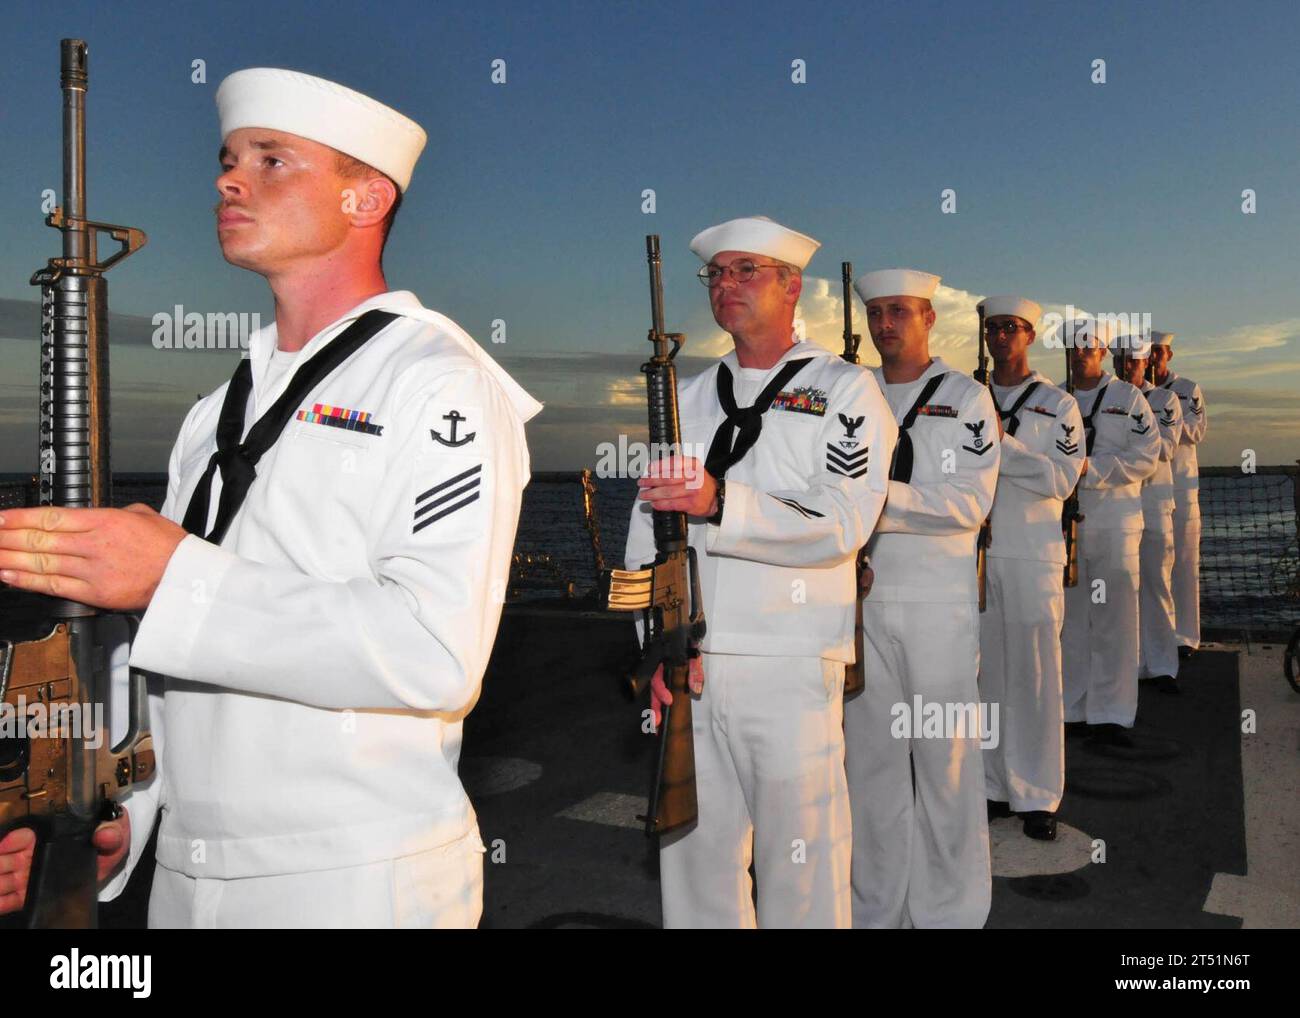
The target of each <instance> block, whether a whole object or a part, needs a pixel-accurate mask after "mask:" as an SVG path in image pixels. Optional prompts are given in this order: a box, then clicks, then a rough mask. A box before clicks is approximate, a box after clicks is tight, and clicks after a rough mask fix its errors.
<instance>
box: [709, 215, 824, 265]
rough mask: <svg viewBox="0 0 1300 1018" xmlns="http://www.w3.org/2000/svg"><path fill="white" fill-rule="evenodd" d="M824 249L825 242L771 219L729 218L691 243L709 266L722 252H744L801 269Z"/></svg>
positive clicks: (761, 217) (759, 217) (762, 217)
mask: <svg viewBox="0 0 1300 1018" xmlns="http://www.w3.org/2000/svg"><path fill="white" fill-rule="evenodd" d="M821 246H822V245H821V241H819V240H813V239H812V237H809V236H807V235H806V234H803V233H800V232H799V231H798V230H792V229H790V228H789V227H788V226H782V225H781V224H780V223H777V222H773V221H772V220H771V219H768V218H767V216H746V217H745V218H743V219H729V220H727V222H725V223H719V224H718V225H717V226H710V227H709V228H708V229H707V230H701V231H700V232H699V233H697V234H696V235H695V237H694V239H692V241H691V250H692V251H693V252H695V254H696V255H698V256H699V259H700V261H702V262H704V263H705V264H706V265H707V264H708V263H709V262H711V261H712V260H713V256H714V255H716V254H717V253H718V252H719V251H744V252H747V253H748V254H756V255H767V256H768V257H769V258H775V259H776V260H777V261H781V262H786V263H788V264H790V265H793V266H795V267H796V268H799V269H803V268H806V267H807V265H808V263H809V262H810V261H812V256H813V254H814V252H816V250H817V249H818V248H819V247H821Z"/></svg>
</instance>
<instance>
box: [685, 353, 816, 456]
mask: <svg viewBox="0 0 1300 1018" xmlns="http://www.w3.org/2000/svg"><path fill="white" fill-rule="evenodd" d="M810 360H812V358H811V357H803V358H800V359H799V360H794V361H786V363H785V364H784V365H783V366H782V368H781V370H780V371H778V372H777V374H776V377H775V378H773V379H772V380H771V381H770V382H768V383H767V385H765V386H763V391H762V392H760V393H759V394H758V398H757V399H756V400H754V402H753V405H751V406H747V407H738V406H736V395H735V392H734V391H733V390H732V377H731V369H730V368H728V367H727V366H726V365H725V364H719V365H718V402H719V403H720V404H722V412H723V413H725V414H726V415H727V419H726V420H725V421H723V422H722V423H721V424H719V425H718V430H717V431H716V432H714V434H713V441H712V442H711V443H710V444H709V454H708V456H707V457H706V458H705V460H704V469H705V470H707V471H708V472H709V474H710V475H711V476H712V477H713V478H714V479H715V480H717V479H719V478H722V477H725V476H726V474H727V471H728V470H730V469H731V468H732V467H734V466H735V465H736V464H737V463H739V462H740V461H741V460H742V459H744V458H745V454H746V453H747V452H749V450H750V449H752V448H753V447H754V443H755V442H757V441H758V436H759V434H760V433H761V432H762V430H763V414H765V413H766V412H767V409H768V407H770V406H771V405H772V401H773V400H774V399H776V397H777V395H778V394H779V393H780V392H781V389H782V388H783V387H784V386H785V383H786V382H788V381H790V379H792V378H793V377H794V376H795V375H796V374H798V373H799V369H800V368H802V367H803V366H804V365H805V364H807V363H808V362H809V361H810ZM737 431H739V432H740V433H739V435H737V434H736V432H737ZM733 437H734V439H735V441H734V443H733V441H732V439H733Z"/></svg>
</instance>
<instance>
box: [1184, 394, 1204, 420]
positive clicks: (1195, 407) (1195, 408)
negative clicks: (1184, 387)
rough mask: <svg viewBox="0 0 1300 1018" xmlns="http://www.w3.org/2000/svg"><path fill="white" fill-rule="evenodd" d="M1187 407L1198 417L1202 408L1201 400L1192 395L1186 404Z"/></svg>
mask: <svg viewBox="0 0 1300 1018" xmlns="http://www.w3.org/2000/svg"><path fill="white" fill-rule="evenodd" d="M1187 409H1188V410H1190V411H1191V412H1192V413H1194V414H1195V415H1196V416H1197V417H1200V416H1201V413H1202V412H1203V409H1204V408H1203V407H1202V406H1201V401H1200V400H1199V399H1197V398H1196V397H1195V396H1193V397H1192V400H1191V402H1190V403H1188V404H1187Z"/></svg>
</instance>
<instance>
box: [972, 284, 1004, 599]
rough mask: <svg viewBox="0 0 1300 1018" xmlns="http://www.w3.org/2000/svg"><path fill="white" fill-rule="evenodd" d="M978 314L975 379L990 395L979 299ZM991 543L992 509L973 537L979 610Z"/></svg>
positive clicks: (990, 389) (985, 585)
mask: <svg viewBox="0 0 1300 1018" xmlns="http://www.w3.org/2000/svg"><path fill="white" fill-rule="evenodd" d="M975 310H976V313H977V314H978V315H979V330H980V331H979V340H978V342H979V363H978V365H977V366H976V369H975V380H976V381H977V382H979V383H980V385H984V386H987V387H988V390H989V393H990V395H991V394H992V392H993V375H992V373H991V372H990V371H989V353H988V346H987V345H986V343H985V337H984V304H983V302H982V301H981V302H980V303H979V304H978V305H977V306H976V308H975ZM997 404H998V401H997V400H996V399H995V400H994V401H993V406H994V411H993V412H994V413H997ZM992 543H993V510H992V509H990V510H989V514H988V515H987V516H985V517H984V522H983V523H981V524H980V532H979V537H977V538H976V539H975V576H976V579H977V581H978V583H979V592H980V611H983V610H984V607H985V591H986V589H987V587H988V581H987V569H988V551H989V545H990V544H992Z"/></svg>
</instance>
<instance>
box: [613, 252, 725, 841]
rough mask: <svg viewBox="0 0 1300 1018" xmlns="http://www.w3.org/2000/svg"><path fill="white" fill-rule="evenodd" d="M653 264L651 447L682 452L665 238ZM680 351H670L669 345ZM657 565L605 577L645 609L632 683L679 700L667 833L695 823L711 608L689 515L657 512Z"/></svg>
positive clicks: (661, 764) (668, 757)
mask: <svg viewBox="0 0 1300 1018" xmlns="http://www.w3.org/2000/svg"><path fill="white" fill-rule="evenodd" d="M646 260H647V262H648V263H649V266H650V314H651V325H650V334H649V340H650V342H651V343H652V344H653V347H654V352H653V354H652V355H651V357H650V360H649V361H647V362H646V363H645V364H643V365H642V366H641V370H642V371H643V372H644V373H645V376H646V396H647V403H648V406H649V415H650V429H649V430H650V443H651V448H652V449H655V450H664V449H668V450H674V451H680V449H681V444H682V434H681V422H680V421H679V419H678V414H677V369H676V367H675V366H674V364H673V358H674V357H676V356H677V351H678V350H680V349H681V347H682V343H683V342H684V341H685V336H683V335H682V334H681V333H670V332H665V331H664V314H663V277H662V263H661V260H660V255H659V238H658V237H657V236H653V235H652V236H648V237H646ZM670 343H671V344H672V348H671V349H669V344H670ZM653 526H654V536H655V560H654V562H652V563H650V564H649V565H647V566H645V567H643V568H641V569H635V570H632V569H613V570H610V571H609V572H608V573H607V574H605V575H604V576H603V577H602V580H603V586H604V587H605V591H604V598H603V599H604V601H605V604H606V606H607V608H608V609H609V610H611V611H644V612H645V613H646V616H645V619H646V626H645V640H644V643H643V647H642V651H643V652H642V657H641V661H640V663H639V664H638V666H637V668H636V671H635V672H634V673H633V675H632V676H631V677H630V680H629V685H630V688H631V691H632V693H633V695H634V696H639V695H640V694H641V692H642V691H643V690H644V689H645V687H646V686H648V685H649V684H650V680H651V678H652V677H653V676H654V673H655V672H656V671H657V670H658V669H659V668H660V667H662V668H663V670H664V683H665V685H666V686H667V687H668V690H669V692H670V693H672V697H673V702H672V703H671V704H670V705H669V706H668V707H666V708H665V710H664V716H663V721H662V723H661V725H660V732H659V747H658V754H657V760H656V766H655V775H654V778H653V780H652V782H651V786H650V796H649V803H650V805H649V809H648V810H647V812H646V815H645V817H644V818H642V819H644V820H645V825H646V834H647V835H650V834H666V833H668V832H669V831H673V830H676V829H677V828H679V827H684V826H686V825H687V824H690V823H693V822H694V821H695V819H696V816H697V815H698V814H697V803H696V794H695V739H694V736H693V734H692V712H691V693H690V688H689V670H690V660H691V658H692V657H694V656H695V655H696V654H698V650H697V649H696V647H697V646H698V644H699V641H700V640H702V639H703V638H704V632H705V624H704V609H703V599H702V597H701V595H700V577H699V569H698V567H697V564H696V561H695V552H694V549H692V548H690V547H689V545H688V544H687V523H686V514H685V513H683V512H659V511H655V512H654V514H653Z"/></svg>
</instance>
